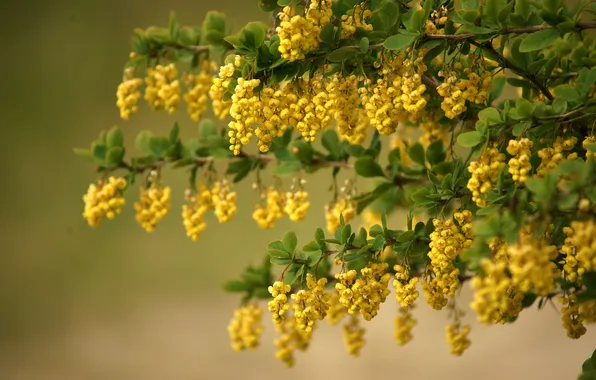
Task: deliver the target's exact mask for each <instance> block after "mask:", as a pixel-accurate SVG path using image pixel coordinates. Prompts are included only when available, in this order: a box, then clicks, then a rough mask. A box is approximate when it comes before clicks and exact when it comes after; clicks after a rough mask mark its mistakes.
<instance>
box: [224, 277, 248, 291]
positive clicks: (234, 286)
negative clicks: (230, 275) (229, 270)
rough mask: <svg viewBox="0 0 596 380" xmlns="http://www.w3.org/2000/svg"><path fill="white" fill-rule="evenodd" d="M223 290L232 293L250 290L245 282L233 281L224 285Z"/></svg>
mask: <svg viewBox="0 0 596 380" xmlns="http://www.w3.org/2000/svg"><path fill="white" fill-rule="evenodd" d="M223 289H224V290H225V291H226V292H230V293H242V292H245V291H247V290H248V289H249V287H248V286H247V284H246V283H245V282H244V281H239V280H232V281H228V282H226V283H225V284H224V286H223Z"/></svg>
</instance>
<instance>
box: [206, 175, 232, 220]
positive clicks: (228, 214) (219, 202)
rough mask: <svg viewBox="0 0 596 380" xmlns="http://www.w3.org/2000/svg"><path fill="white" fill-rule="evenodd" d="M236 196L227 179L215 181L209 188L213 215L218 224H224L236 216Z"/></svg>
mask: <svg viewBox="0 0 596 380" xmlns="http://www.w3.org/2000/svg"><path fill="white" fill-rule="evenodd" d="M236 198H237V194H236V192H235V191H233V190H232V184H231V183H230V181H228V180H227V179H225V178H224V179H222V180H220V181H216V182H215V183H214V184H213V187H212V188H211V202H212V204H213V208H214V211H213V212H214V214H215V216H216V217H217V220H218V221H219V222H220V223H226V222H228V221H229V220H230V219H232V217H233V216H234V215H236V210H237V207H236Z"/></svg>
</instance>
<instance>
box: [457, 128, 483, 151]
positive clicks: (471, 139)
mask: <svg viewBox="0 0 596 380" xmlns="http://www.w3.org/2000/svg"><path fill="white" fill-rule="evenodd" d="M482 141H484V138H483V137H482V135H481V134H480V133H479V132H478V131H472V132H464V133H462V134H460V135H459V136H457V143H458V144H459V145H461V146H463V147H466V148H471V147H474V146H476V145H478V144H480V143H481V142H482Z"/></svg>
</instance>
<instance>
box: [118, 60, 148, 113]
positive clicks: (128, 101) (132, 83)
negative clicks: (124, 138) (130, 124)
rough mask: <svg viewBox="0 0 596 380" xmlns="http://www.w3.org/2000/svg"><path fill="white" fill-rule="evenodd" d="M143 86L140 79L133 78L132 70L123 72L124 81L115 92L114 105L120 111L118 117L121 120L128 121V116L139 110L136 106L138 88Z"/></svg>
mask: <svg viewBox="0 0 596 380" xmlns="http://www.w3.org/2000/svg"><path fill="white" fill-rule="evenodd" d="M142 84H143V80H142V79H141V78H135V77H134V68H132V67H131V68H128V69H126V70H125V72H124V79H123V80H122V83H120V84H119V85H118V90H117V91H116V98H117V100H116V105H117V106H118V109H119V110H120V117H121V118H122V119H123V120H128V119H130V116H131V115H132V114H133V113H135V112H137V111H138V110H139V106H138V105H137V104H138V102H139V99H140V98H141V91H140V90H139V87H140V86H141V85H142Z"/></svg>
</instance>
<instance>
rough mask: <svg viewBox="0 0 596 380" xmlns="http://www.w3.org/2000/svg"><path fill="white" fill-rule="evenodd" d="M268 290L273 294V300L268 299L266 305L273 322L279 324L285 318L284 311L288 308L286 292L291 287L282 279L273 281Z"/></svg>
mask: <svg viewBox="0 0 596 380" xmlns="http://www.w3.org/2000/svg"><path fill="white" fill-rule="evenodd" d="M268 290H269V293H271V295H272V296H273V300H271V301H269V303H268V305H267V306H268V308H269V311H270V312H271V313H273V314H272V319H273V322H274V323H277V324H279V323H281V322H282V321H283V320H284V319H285V314H286V312H287V311H288V310H290V304H289V303H288V296H287V294H288V293H289V292H290V290H292V287H291V286H290V285H288V284H284V283H283V282H282V281H275V282H274V283H273V285H272V286H270V287H269V289H268ZM290 319H293V318H290Z"/></svg>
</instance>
